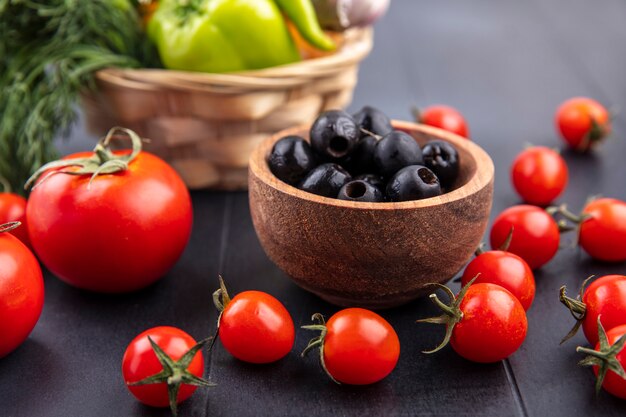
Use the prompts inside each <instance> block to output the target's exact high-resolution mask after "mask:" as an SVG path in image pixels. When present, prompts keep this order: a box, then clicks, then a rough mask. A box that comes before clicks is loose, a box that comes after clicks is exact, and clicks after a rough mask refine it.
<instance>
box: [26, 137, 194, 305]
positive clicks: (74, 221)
mask: <svg viewBox="0 0 626 417" xmlns="http://www.w3.org/2000/svg"><path fill="white" fill-rule="evenodd" d="M131 133H132V132H131ZM133 134H134V133H133ZM137 138H138V137H137ZM138 140H139V141H140V139H138ZM94 155H95V154H94V153H81V154H75V155H71V156H69V157H68V158H85V157H92V156H94ZM123 155H126V156H128V155H129V152H127V151H121V152H114V153H112V154H111V155H110V157H120V156H123ZM76 169H77V168H76V167H70V168H63V169H53V170H51V171H48V172H47V173H44V174H43V176H42V177H40V180H39V182H38V183H37V185H36V186H35V188H34V189H33V190H32V193H31V195H30V199H29V203H28V207H27V210H26V217H27V220H28V228H29V234H30V238H31V242H32V245H33V247H34V248H35V251H36V252H37V255H39V258H40V260H41V261H42V262H43V263H44V265H45V266H46V267H47V268H48V269H49V270H50V271H52V273H54V274H55V275H57V276H58V277H59V278H60V279H62V280H63V281H65V282H67V283H68V284H71V285H74V286H76V287H79V288H84V289H87V290H91V291H98V292H105V293H119V292H128V291H134V290H138V289H140V288H144V287H146V286H148V285H150V284H152V283H153V282H155V281H157V280H158V279H159V278H161V277H162V276H163V275H165V273H167V271H169V270H170V269H171V268H172V266H173V265H174V263H175V262H176V261H177V260H178V258H179V257H180V255H181V253H182V251H183V249H184V248H185V246H186V244H187V241H188V240H189V235H190V232H191V223H192V208H191V201H190V198H189V192H188V191H187V188H186V187H185V184H184V183H183V181H182V180H181V178H180V177H179V176H178V174H177V173H176V172H175V171H174V170H173V169H172V168H171V167H170V166H169V165H167V164H166V163H165V162H164V161H163V160H161V159H159V158H157V157H156V156H154V155H152V154H149V153H147V152H139V153H138V154H137V155H136V157H135V158H134V159H133V160H131V161H130V162H128V166H127V169H124V170H120V171H119V172H116V173H111V174H104V175H97V176H96V177H94V178H93V180H91V178H90V177H91V176H90V175H69V174H65V173H62V172H59V171H62V170H65V171H67V170H76ZM54 171H56V173H55V174H54V175H50V174H51V173H52V172H54Z"/></svg>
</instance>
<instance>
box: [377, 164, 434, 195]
mask: <svg viewBox="0 0 626 417" xmlns="http://www.w3.org/2000/svg"><path fill="white" fill-rule="evenodd" d="M440 194H441V186H440V185H439V179H438V178H437V176H436V175H435V174H434V173H433V172H432V171H431V170H430V169H428V168H426V167H425V166H422V165H411V166H408V167H405V168H402V169H401V170H400V171H398V173H397V174H396V175H394V176H393V178H392V179H391V180H390V181H389V183H388V184H387V198H389V200H391V201H409V200H421V199H423V198H429V197H435V196H438V195H440Z"/></svg>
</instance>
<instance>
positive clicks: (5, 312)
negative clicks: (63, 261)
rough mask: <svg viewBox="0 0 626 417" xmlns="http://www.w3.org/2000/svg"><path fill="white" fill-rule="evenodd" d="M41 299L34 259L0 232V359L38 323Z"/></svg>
mask: <svg viewBox="0 0 626 417" xmlns="http://www.w3.org/2000/svg"><path fill="white" fill-rule="evenodd" d="M8 227H9V226H8V225H4V226H0V229H4V230H6V229H7V228H8ZM43 300H44V286H43V277H42V275H41V269H40V268H39V263H38V262H37V259H36V258H35V256H33V254H32V253H31V251H30V250H29V249H28V248H27V247H26V246H25V245H24V244H23V243H22V242H20V241H19V240H18V239H17V238H16V237H15V236H13V235H11V234H10V233H7V232H1V231H0V358H1V357H3V356H5V355H7V354H9V353H10V352H12V351H13V350H14V349H16V348H17V347H18V346H19V345H21V344H22V342H24V340H26V338H27V337H28V335H29V334H30V332H31V331H32V330H33V328H34V327H35V324H37V321H38V320H39V316H40V315H41V309H42V308H43Z"/></svg>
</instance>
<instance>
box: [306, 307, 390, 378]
mask: <svg viewBox="0 0 626 417" xmlns="http://www.w3.org/2000/svg"><path fill="white" fill-rule="evenodd" d="M314 318H318V319H320V320H321V323H322V324H320V325H313V326H304V328H308V329H311V330H322V335H321V336H320V337H319V338H316V339H313V340H312V341H311V342H312V343H309V347H314V346H317V345H316V344H315V343H319V345H320V346H321V350H322V352H323V364H324V366H325V370H326V372H327V373H328V374H329V375H330V377H331V378H333V379H334V380H335V381H338V382H341V383H344V384H351V385H366V384H373V383H374V382H378V381H380V380H381V379H383V378H385V377H386V376H387V375H389V374H390V373H391V371H393V369H394V368H395V367H396V364H397V363H398V358H399V357H400V340H399V339H398V335H397V334H396V332H395V330H394V329H393V327H392V326H391V325H390V324H389V323H388V322H387V321H386V320H385V319H383V318H382V317H381V316H379V315H378V314H376V313H374V312H373V311H370V310H365V309H362V308H347V309H345V310H341V311H339V312H337V313H335V314H334V315H333V316H332V317H331V318H330V320H328V322H327V323H326V324H325V325H324V324H323V318H321V315H315V316H314ZM324 328H325V330H323V329H324ZM308 349H309V348H307V350H306V351H305V352H304V353H306V352H307V351H308Z"/></svg>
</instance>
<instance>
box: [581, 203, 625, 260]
mask: <svg viewBox="0 0 626 417" xmlns="http://www.w3.org/2000/svg"><path fill="white" fill-rule="evenodd" d="M583 215H587V216H589V218H587V219H585V220H583V221H582V223H581V224H580V231H579V236H578V243H579V244H580V246H581V247H582V248H583V249H584V250H585V252H587V253H588V254H589V255H590V256H591V257H592V258H594V259H598V260H600V261H607V262H623V261H626V202H624V201H620V200H616V199H613V198H600V199H598V200H594V201H592V202H591V203H589V204H587V206H586V207H585V208H584V210H583Z"/></svg>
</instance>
